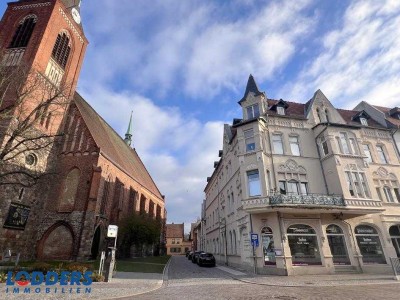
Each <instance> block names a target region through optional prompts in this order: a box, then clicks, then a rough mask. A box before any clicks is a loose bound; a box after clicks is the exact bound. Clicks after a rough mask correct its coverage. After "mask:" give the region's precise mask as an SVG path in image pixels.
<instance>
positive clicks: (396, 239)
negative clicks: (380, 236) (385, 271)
mask: <svg viewBox="0 0 400 300" xmlns="http://www.w3.org/2000/svg"><path fill="white" fill-rule="evenodd" d="M389 234H390V237H391V238H392V244H393V247H394V249H396V253H397V257H400V225H393V226H392V227H390V228H389Z"/></svg>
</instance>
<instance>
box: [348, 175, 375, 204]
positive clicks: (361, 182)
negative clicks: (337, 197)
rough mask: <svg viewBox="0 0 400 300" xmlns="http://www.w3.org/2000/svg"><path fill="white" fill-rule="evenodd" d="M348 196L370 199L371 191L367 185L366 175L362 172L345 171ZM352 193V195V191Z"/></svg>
mask: <svg viewBox="0 0 400 300" xmlns="http://www.w3.org/2000/svg"><path fill="white" fill-rule="evenodd" d="M345 178H346V181H347V185H348V191H349V194H350V197H352V198H358V199H370V198H371V191H370V189H369V186H368V182H367V177H366V176H365V173H364V172H359V171H345ZM351 191H352V192H353V195H352V192H351Z"/></svg>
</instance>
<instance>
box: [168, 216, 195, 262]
mask: <svg viewBox="0 0 400 300" xmlns="http://www.w3.org/2000/svg"><path fill="white" fill-rule="evenodd" d="M166 231H167V232H166V237H167V244H166V247H167V255H182V254H185V252H186V251H189V250H190V248H191V242H190V241H189V240H188V239H185V234H184V231H185V225H184V223H182V224H174V223H172V224H167V225H166Z"/></svg>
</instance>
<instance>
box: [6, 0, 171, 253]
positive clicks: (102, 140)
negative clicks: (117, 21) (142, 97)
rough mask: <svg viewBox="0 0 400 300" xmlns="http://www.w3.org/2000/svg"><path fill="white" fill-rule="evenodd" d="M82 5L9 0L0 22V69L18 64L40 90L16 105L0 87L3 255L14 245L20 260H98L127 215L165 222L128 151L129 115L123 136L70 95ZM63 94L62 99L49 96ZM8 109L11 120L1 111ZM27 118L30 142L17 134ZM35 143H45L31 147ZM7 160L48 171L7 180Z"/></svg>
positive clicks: (73, 0)
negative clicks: (145, 215) (113, 228)
mask: <svg viewBox="0 0 400 300" xmlns="http://www.w3.org/2000/svg"><path fill="white" fill-rule="evenodd" d="M80 2H81V1H80V0H20V1H14V2H10V3H8V7H7V10H6V12H5V14H4V16H3V18H2V20H1V23H0V53H1V56H0V68H2V69H5V68H6V69H7V70H11V71H12V70H15V69H17V68H20V67H21V66H23V67H24V68H26V69H28V70H29V76H27V77H26V79H25V82H24V84H23V87H24V89H25V90H27V88H26V87H27V86H30V85H32V82H36V81H38V82H41V86H42V88H41V89H40V90H35V91H34V92H33V93H32V94H31V95H29V96H30V97H27V99H28V98H29V100H27V99H25V100H24V101H21V102H20V103H17V104H16V103H15V102H16V101H17V99H18V100H20V99H21V96H20V95H16V94H15V93H13V92H10V91H5V92H4V91H0V92H2V95H3V97H2V98H1V102H0V108H1V110H0V123H1V127H0V151H1V153H2V154H1V155H0V156H2V160H1V161H0V163H1V164H0V224H1V226H0V256H2V257H3V256H4V255H5V254H4V253H9V252H10V251H11V252H12V253H19V254H20V255H21V258H22V259H35V258H39V259H46V260H51V259H54V260H70V259H88V258H95V257H96V256H97V255H98V253H99V251H100V250H101V249H102V247H103V245H104V243H103V242H104V239H105V236H106V230H107V226H108V225H109V224H116V225H118V224H119V221H120V220H121V219H122V218H123V217H125V216H127V215H129V214H130V213H133V212H138V213H148V214H149V215H150V216H153V217H154V218H156V219H158V220H160V222H161V223H165V217H166V210H165V199H164V196H163V195H162V194H161V192H160V190H159V189H158V187H157V185H156V184H155V182H154V181H153V179H152V177H151V175H150V174H149V172H148V171H147V169H146V167H145V165H144V164H143V162H142V161H141V159H140V157H139V155H138V154H137V152H136V151H135V149H134V148H133V147H132V117H131V120H130V123H129V127H128V132H127V134H126V136H125V139H122V138H121V137H120V136H119V135H118V134H117V133H116V132H115V131H114V130H113V128H111V126H110V125H108V124H107V122H106V121H105V120H104V119H103V118H102V117H101V116H100V115H99V114H98V113H97V112H96V111H95V110H94V109H93V108H92V107H91V106H90V105H89V104H88V102H87V101H86V100H85V99H83V98H82V96H81V95H79V93H78V92H77V91H76V86H77V82H78V79H79V73H80V70H81V67H82V63H83V60H84V56H85V51H86V48H87V46H88V44H89V42H88V40H87V38H86V36H85V32H84V29H83V25H82V20H81V16H80V8H81V7H80V6H81V3H80ZM60 90H62V93H60V94H59V96H58V98H61V99H63V101H64V102H62V103H58V104H57V103H55V102H46V101H48V99H49V98H50V97H51V95H54V91H56V92H60ZM32 95H33V96H32ZM43 95H45V97H44V96H43ZM44 98H45V99H46V100H45V101H44V100H43V99H44ZM21 107H22V108H23V109H21ZM6 110H8V113H9V116H11V117H4V115H3V116H2V115H1V112H3V111H6ZM34 112H35V113H34ZM133 114H134V112H133ZM35 116H36V117H37V116H38V117H37V118H36V120H35ZM32 118H33V119H34V120H35V122H32V126H31V128H30V129H29V134H30V135H29V138H28V137H27V135H24V136H22V135H20V136H18V135H17V134H15V133H16V132H17V129H16V128H18V130H20V131H22V129H21V124H26V122H28V121H29V120H31V119H32ZM38 134H39V136H38ZM38 137H40V139H39V138H38ZM12 139H14V140H12ZM46 139H47V140H46ZM28 140H29V141H28ZM32 140H40V141H42V142H43V140H45V141H51V142H48V143H45V145H42V146H41V147H37V144H38V143H35V146H32ZM22 146H24V147H23V148H21V147H22ZM35 147H36V148H35ZM5 149H11V150H10V151H9V152H7V151H5ZM10 165H12V167H13V168H14V169H12V170H18V172H17V173H18V175H21V176H23V175H26V174H29V176H30V179H32V176H33V175H32V174H45V175H46V176H38V177H37V178H36V182H35V184H25V183H24V182H23V181H22V180H21V181H20V182H10V181H7V180H5V179H4V174H5V173H6V172H10V171H9V170H11V169H8V168H9V166H10ZM1 174H3V177H2V175H1ZM14 178H18V177H16V176H14Z"/></svg>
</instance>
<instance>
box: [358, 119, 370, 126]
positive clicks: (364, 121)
mask: <svg viewBox="0 0 400 300" xmlns="http://www.w3.org/2000/svg"><path fill="white" fill-rule="evenodd" d="M360 123H361V125H364V126H368V121H367V119H366V118H360Z"/></svg>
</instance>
